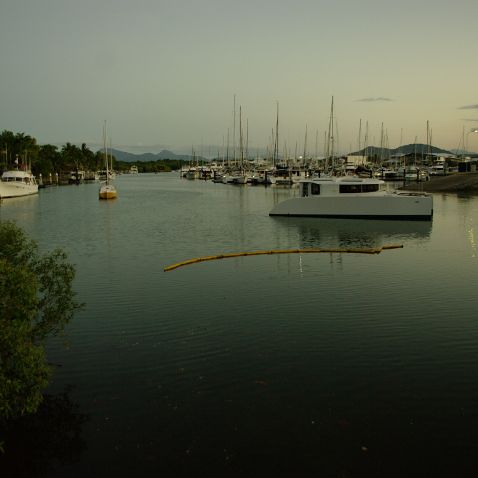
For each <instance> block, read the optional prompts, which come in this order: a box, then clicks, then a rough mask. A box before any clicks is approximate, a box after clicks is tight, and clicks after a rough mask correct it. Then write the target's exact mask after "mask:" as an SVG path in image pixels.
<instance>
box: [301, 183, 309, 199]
mask: <svg viewBox="0 0 478 478" xmlns="http://www.w3.org/2000/svg"><path fill="white" fill-rule="evenodd" d="M308 195H309V183H302V197H303V198H306V197H307V196H308Z"/></svg>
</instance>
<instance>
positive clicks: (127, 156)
mask: <svg viewBox="0 0 478 478" xmlns="http://www.w3.org/2000/svg"><path fill="white" fill-rule="evenodd" d="M111 152H112V154H113V156H114V157H115V158H116V160H118V161H125V162H127V163H135V162H137V161H141V162H149V161H158V160H162V159H174V160H177V161H190V160H191V156H190V155H187V154H176V153H173V152H172V151H168V150H167V149H163V150H162V151H161V152H159V153H142V154H133V153H128V152H126V151H120V150H119V149H112V150H111ZM195 159H197V160H199V161H201V160H204V159H205V158H201V157H199V158H198V157H196V158H195Z"/></svg>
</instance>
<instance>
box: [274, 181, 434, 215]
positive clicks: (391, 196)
mask: <svg viewBox="0 0 478 478" xmlns="http://www.w3.org/2000/svg"><path fill="white" fill-rule="evenodd" d="M269 215H270V216H310V217H336V218H355V219H367V218H368V219H402V220H405V219H406V220H430V219H431V218H432V216H433V198H432V196H430V195H429V194H425V193H415V192H413V193H412V192H389V191H387V190H386V189H385V183H384V181H382V180H380V179H373V178H359V177H356V176H343V177H338V176H327V177H322V178H309V179H306V180H302V181H301V182H300V194H299V197H294V198H291V199H287V200H285V201H283V202H281V203H279V204H277V205H276V206H275V207H274V208H273V209H272V210H271V212H270V213H269Z"/></svg>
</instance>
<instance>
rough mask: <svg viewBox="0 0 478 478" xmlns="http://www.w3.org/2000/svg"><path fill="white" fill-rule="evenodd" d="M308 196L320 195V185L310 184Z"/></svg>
mask: <svg viewBox="0 0 478 478" xmlns="http://www.w3.org/2000/svg"><path fill="white" fill-rule="evenodd" d="M310 194H312V195H313V196H317V195H318V194H320V184H315V183H311V184H310Z"/></svg>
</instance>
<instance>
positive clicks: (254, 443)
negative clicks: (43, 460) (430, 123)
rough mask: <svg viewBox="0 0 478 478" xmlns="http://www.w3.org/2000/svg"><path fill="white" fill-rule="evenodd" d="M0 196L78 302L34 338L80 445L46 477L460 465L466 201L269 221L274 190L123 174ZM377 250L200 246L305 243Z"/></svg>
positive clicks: (418, 471) (276, 196)
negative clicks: (390, 214)
mask: <svg viewBox="0 0 478 478" xmlns="http://www.w3.org/2000/svg"><path fill="white" fill-rule="evenodd" d="M116 185H117V188H118V192H119V198H118V199H117V200H116V201H105V202H101V201H99V200H98V185H97V184H86V185H80V186H71V187H60V188H47V189H45V190H42V191H41V192H40V194H39V195H38V196H37V197H30V198H24V199H20V200H13V201H9V202H7V201H4V202H3V203H2V205H1V207H0V219H2V220H6V219H15V220H16V221H17V223H18V224H19V225H20V226H22V227H24V228H25V229H26V231H27V232H28V233H29V234H31V236H32V237H33V238H34V239H35V240H37V241H38V243H39V245H40V247H41V249H42V250H48V249H51V248H53V247H62V248H64V249H65V250H66V251H67V252H68V254H69V258H70V259H71V261H72V262H74V263H75V264H76V268H77V277H76V280H75V290H76V291H77V292H78V296H79V299H80V300H81V301H83V302H85V303H86V307H85V310H84V311H82V312H81V313H78V314H77V315H76V316H75V318H74V320H73V321H72V322H71V323H70V324H69V326H68V327H67V331H66V332H67V340H68V342H67V347H66V348H65V339H64V338H57V339H54V340H52V341H51V342H50V343H49V346H48V354H49V358H50V360H51V362H53V363H55V364H61V367H57V368H56V371H55V375H54V381H53V383H52V385H51V387H50V390H49V392H51V393H59V392H61V391H62V390H63V389H64V387H65V386H66V385H72V387H73V389H72V391H71V399H72V400H73V402H74V403H76V404H77V405H78V407H79V411H80V412H81V413H84V414H85V415H86V416H87V421H86V422H85V423H84V424H83V426H82V429H81V438H82V441H83V443H84V445H85V448H84V449H83V448H82V449H81V450H76V452H77V453H75V450H72V457H74V459H73V458H72V459H71V460H65V462H64V463H58V462H57V461H55V460H53V459H52V460H51V463H49V464H48V465H49V466H48V467H47V470H48V471H47V472H46V473H45V475H46V476H49V477H57V476H69V477H77V476H78V477H80V476H81V477H83V476H115V477H123V476H124V477H129V476H131V475H132V474H133V473H134V474H136V475H138V476H153V475H158V474H161V475H162V476H208V477H209V476H211V475H214V474H216V475H221V476H264V474H265V473H268V474H270V475H271V476H273V475H282V476H325V477H329V476H330V477H336V476H337V477H349V476H351V477H353V476H367V477H370V476H377V477H378V476H380V477H383V476H397V477H398V476H400V477H402V476H450V477H452V476H454V477H456V476H474V475H476V474H477V473H478V463H477V459H476V456H478V454H477V450H478V448H477V447H478V432H477V425H478V413H477V412H478V383H477V381H476V377H477V372H478V360H477V356H476V351H477V350H478V323H477V318H476V317H477V313H476V305H477V299H476V285H477V283H478V280H477V279H478V258H477V243H476V234H477V232H476V226H477V223H478V199H477V198H459V197H457V196H453V195H435V196H434V209H435V213H434V218H433V221H431V222H414V221H412V222H408V221H371V220H339V219H317V218H275V217H274V218H272V217H269V216H268V212H269V210H270V209H271V208H272V206H273V205H274V204H275V203H276V202H277V201H280V200H282V199H285V198H287V197H288V196H289V195H290V194H291V191H290V190H288V189H280V188H263V187H241V186H237V187H235V186H230V185H223V184H213V183H211V182H204V181H187V180H181V179H179V178H178V175H177V174H176V173H170V174H168V173H167V174H157V175H153V174H152V175H137V176H136V175H135V176H121V177H119V178H118V180H117V182H116ZM384 244H402V245H403V249H396V250H390V251H384V252H382V253H381V254H378V255H360V254H291V255H271V256H257V257H241V258H234V259H223V260H218V261H212V262H204V263H199V264H194V265H190V266H187V267H184V268H180V269H177V270H175V271H172V272H169V273H165V272H163V269H164V267H166V266H168V265H171V264H174V263H176V262H179V261H183V260H186V259H191V258H194V257H201V256H207V255H213V254H222V253H230V252H241V251H253V250H263V249H287V248H308V247H344V248H347V247H380V246H382V245H384Z"/></svg>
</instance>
